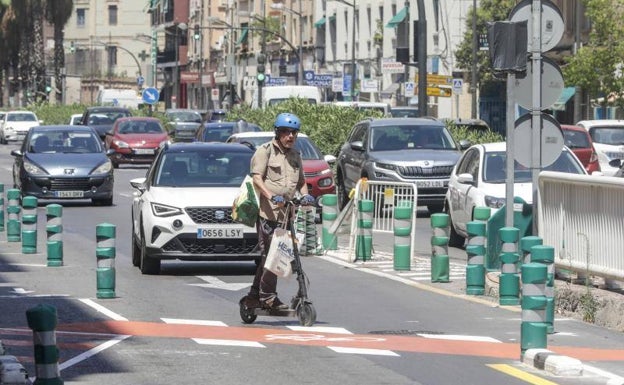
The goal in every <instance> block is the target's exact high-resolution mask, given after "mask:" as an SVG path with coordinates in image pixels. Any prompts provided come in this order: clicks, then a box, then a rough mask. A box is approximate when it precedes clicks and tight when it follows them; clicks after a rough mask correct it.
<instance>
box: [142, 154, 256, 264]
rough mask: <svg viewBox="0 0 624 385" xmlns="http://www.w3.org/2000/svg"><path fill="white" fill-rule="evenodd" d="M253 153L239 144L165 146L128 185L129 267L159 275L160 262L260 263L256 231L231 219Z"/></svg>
mask: <svg viewBox="0 0 624 385" xmlns="http://www.w3.org/2000/svg"><path fill="white" fill-rule="evenodd" d="M253 153H254V152H253V151H252V150H251V149H250V148H249V147H248V146H245V145H242V144H225V143H219V142H212V143H204V142H192V143H173V144H165V145H163V146H162V147H161V149H160V151H159V153H158V155H157V157H156V159H155V160H154V162H153V163H152V165H151V166H150V168H149V170H148V171H147V174H146V177H145V178H136V179H133V180H131V181H130V184H131V185H132V187H134V188H135V189H136V190H137V191H136V193H135V196H134V199H133V202H132V264H133V265H134V266H137V267H139V268H140V269H141V272H142V273H143V274H160V267H161V260H163V259H179V260H191V261H244V260H250V261H256V263H258V262H259V261H260V257H261V256H260V252H259V247H258V235H257V233H256V229H255V228H253V227H247V226H245V225H242V224H239V223H236V222H234V221H233V220H232V217H231V213H232V203H233V201H234V198H235V197H236V195H237V194H238V191H239V188H240V185H241V184H242V182H243V179H244V178H245V176H246V175H247V174H249V165H250V162H251V157H252V156H253Z"/></svg>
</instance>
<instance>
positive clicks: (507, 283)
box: [498, 227, 520, 305]
mask: <svg viewBox="0 0 624 385" xmlns="http://www.w3.org/2000/svg"><path fill="white" fill-rule="evenodd" d="M498 234H499V237H500V240H501V241H502V242H503V244H502V246H501V253H500V259H501V274H500V277H499V280H498V292H499V297H498V303H499V304H501V305H518V304H519V303H520V277H519V276H518V268H517V266H518V260H519V259H520V255H519V254H518V238H519V237H520V230H519V229H517V228H515V227H503V228H501V229H500V230H498Z"/></svg>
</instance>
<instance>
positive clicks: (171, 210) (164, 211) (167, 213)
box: [152, 203, 182, 217]
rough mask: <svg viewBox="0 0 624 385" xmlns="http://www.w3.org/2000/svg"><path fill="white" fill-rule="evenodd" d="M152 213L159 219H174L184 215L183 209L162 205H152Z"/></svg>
mask: <svg viewBox="0 0 624 385" xmlns="http://www.w3.org/2000/svg"><path fill="white" fill-rule="evenodd" d="M152 213H153V214H154V215H155V216H157V217H172V216H174V215H180V214H182V209H181V208H178V207H173V206H167V205H163V204H160V203H152Z"/></svg>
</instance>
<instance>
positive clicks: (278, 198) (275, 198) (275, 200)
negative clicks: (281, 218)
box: [271, 195, 286, 207]
mask: <svg viewBox="0 0 624 385" xmlns="http://www.w3.org/2000/svg"><path fill="white" fill-rule="evenodd" d="M271 202H273V204H276V205H278V206H280V207H281V206H284V204H285V203H286V200H285V199H284V197H283V196H281V195H273V196H272V197H271Z"/></svg>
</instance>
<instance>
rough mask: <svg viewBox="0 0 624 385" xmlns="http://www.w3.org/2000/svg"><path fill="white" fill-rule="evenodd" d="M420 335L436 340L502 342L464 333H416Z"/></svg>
mask: <svg viewBox="0 0 624 385" xmlns="http://www.w3.org/2000/svg"><path fill="white" fill-rule="evenodd" d="M417 335H418V336H420V337H424V338H430V339H437V340H451V341H477V342H496V343H502V342H501V341H499V340H497V339H496V338H492V337H484V336H464V335H453V334H425V333H422V334H417Z"/></svg>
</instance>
